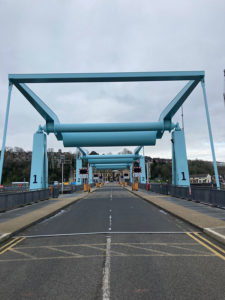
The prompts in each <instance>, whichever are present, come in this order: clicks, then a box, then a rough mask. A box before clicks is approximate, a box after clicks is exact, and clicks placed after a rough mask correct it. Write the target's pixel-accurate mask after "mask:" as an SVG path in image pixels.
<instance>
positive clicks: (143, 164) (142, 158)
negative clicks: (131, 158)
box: [140, 156, 146, 184]
mask: <svg viewBox="0 0 225 300" xmlns="http://www.w3.org/2000/svg"><path fill="white" fill-rule="evenodd" d="M140 167H141V183H143V184H146V174H145V158H144V156H141V158H140Z"/></svg>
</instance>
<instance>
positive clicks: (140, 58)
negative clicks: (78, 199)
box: [0, 0, 225, 161]
mask: <svg viewBox="0 0 225 300" xmlns="http://www.w3.org/2000/svg"><path fill="white" fill-rule="evenodd" d="M224 33H225V1H224V0H214V1H212V0H185V1H184V0H170V1H165V0H157V1H151V0H146V1H144V0H138V1H135V0H129V1H128V0H113V1H109V0H97V1H95V0H85V1H84V0H81V1H78V0H63V1H62V0H54V1H53V0H47V1H46V0H19V1H18V0H0V91H1V93H0V95H1V106H0V107H1V109H0V118H1V119H0V142H1V141H2V135H3V125H4V118H5V108H6V100H7V89H8V82H7V77H8V74H9V73H54V72H57V73H64V72H68V73H76V72H132V71H173V70H174V71H178V70H181V71H182V70H183V71H188V70H204V71H205V72H206V88H207V95H208V104H209V110H210V116H211V123H212V130H213V137H214V142H215V149H216V156H217V160H219V161H225V107H224V103H223V97H222V95H223V86H224V77H223V69H224V68H225V36H224ZM184 84H185V82H164V83H158V82H157V83H104V84H101V83H98V84H93V83H92V84H76V83H74V84H58V85H56V84H36V85H35V84H33V85H30V87H31V88H32V89H33V90H34V91H35V92H36V93H37V94H38V96H39V97H40V98H42V100H44V101H45V102H46V103H47V104H48V105H49V107H51V108H52V109H53V110H54V111H55V112H56V114H57V115H58V117H59V119H60V121H61V122H65V123H66V122H73V123H79V122H90V123H91V122H143V121H146V122H148V121H149V122H151V121H157V120H158V117H159V115H160V113H161V111H162V110H163V108H164V107H165V106H166V105H167V104H168V103H169V102H170V101H171V100H172V99H173V97H174V96H175V95H176V93H178V92H179V89H181V88H182V87H183V86H184ZM173 121H174V122H176V121H178V122H180V123H181V112H180V111H178V113H177V115H176V116H175V117H174V120H173ZM39 124H42V125H43V124H44V120H43V119H42V117H41V116H39V115H38V113H37V112H36V111H35V110H34V108H33V107H32V106H31V105H30V104H29V103H28V101H27V100H26V99H25V98H24V97H23V96H22V95H21V94H20V93H19V92H18V91H17V90H16V88H15V87H14V88H13V93H12V102H11V109H10V117H9V126H8V135H7V142H6V144H7V146H11V147H14V146H18V147H22V148H24V149H26V150H31V149H32V139H33V137H32V136H33V133H34V132H35V131H36V130H37V128H38V125H39ZM184 124H185V136H186V144H187V154H188V158H189V159H196V158H198V159H206V160H211V151H210V145H209V138H208V131H207V123H206V117H205V110H204V102H203V97H202V91H201V88H200V85H198V86H197V88H196V89H195V90H194V92H193V93H192V94H191V96H190V97H189V98H188V99H187V100H186V102H185V104H184ZM170 144H171V142H170V134H168V133H166V134H164V136H163V139H162V140H157V145H156V146H155V147H145V154H148V155H150V156H153V157H166V158H170V157H171V145H170ZM48 148H54V149H63V150H66V149H64V148H63V144H62V142H58V141H57V140H56V138H55V136H54V135H52V134H51V135H49V137H48ZM122 148H123V147H114V148H112V147H111V148H88V150H89V151H91V150H97V151H98V152H100V153H108V152H112V153H117V152H118V151H120V150H121V149H122ZM128 148H130V149H133V147H128ZM69 150H71V151H73V152H74V149H71V148H69Z"/></svg>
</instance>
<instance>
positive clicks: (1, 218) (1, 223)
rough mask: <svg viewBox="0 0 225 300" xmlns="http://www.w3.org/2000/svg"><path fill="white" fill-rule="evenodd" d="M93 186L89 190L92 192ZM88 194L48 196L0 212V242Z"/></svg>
mask: <svg viewBox="0 0 225 300" xmlns="http://www.w3.org/2000/svg"><path fill="white" fill-rule="evenodd" d="M94 191H95V188H93V189H92V190H91V192H94ZM87 196H88V194H87V193H84V192H78V193H74V194H73V195H71V194H65V195H60V197H59V198H50V199H48V200H45V201H41V202H39V203H33V204H32V205H27V206H24V207H21V208H17V209H14V210H10V211H6V212H2V213H0V242H4V241H5V240H7V239H9V238H10V237H12V236H13V235H15V234H16V233H17V232H20V231H21V230H23V229H25V228H27V227H29V226H31V225H33V224H35V223H37V222H40V221H41V220H43V219H45V218H48V217H50V216H52V215H55V214H56V213H57V212H60V211H61V210H62V209H64V208H66V207H67V206H69V205H71V204H73V203H75V202H76V201H78V200H80V199H83V198H85V197H87Z"/></svg>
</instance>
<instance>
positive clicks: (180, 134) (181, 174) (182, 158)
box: [172, 130, 190, 186]
mask: <svg viewBox="0 0 225 300" xmlns="http://www.w3.org/2000/svg"><path fill="white" fill-rule="evenodd" d="M172 153H173V155H172V157H173V166H172V172H173V174H172V175H173V176H172V177H173V182H172V183H173V184H174V185H177V186H190V179H189V171H188V162H187V154H186V145H185V138H184V131H183V130H175V131H173V132H172Z"/></svg>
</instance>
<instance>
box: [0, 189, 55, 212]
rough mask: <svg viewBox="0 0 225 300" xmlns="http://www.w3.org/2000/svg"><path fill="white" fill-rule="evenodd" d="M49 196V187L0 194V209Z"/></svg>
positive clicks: (15, 206)
mask: <svg viewBox="0 0 225 300" xmlns="http://www.w3.org/2000/svg"><path fill="white" fill-rule="evenodd" d="M49 198H50V192H49V189H42V190H35V191H25V192H9V193H1V194H0V211H6V210H10V209H14V208H18V207H20V206H24V205H27V204H31V203H34V202H39V201H43V200H47V199H49Z"/></svg>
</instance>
